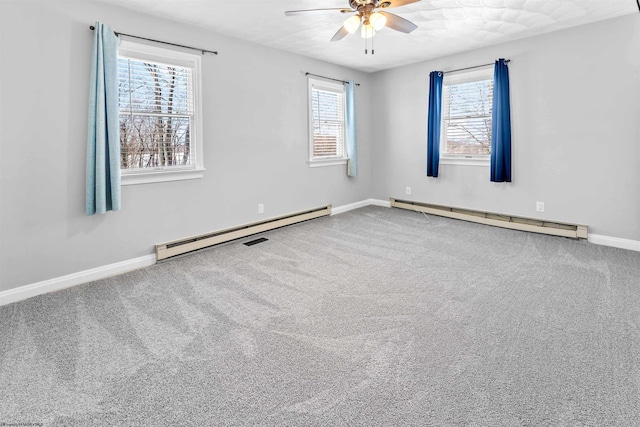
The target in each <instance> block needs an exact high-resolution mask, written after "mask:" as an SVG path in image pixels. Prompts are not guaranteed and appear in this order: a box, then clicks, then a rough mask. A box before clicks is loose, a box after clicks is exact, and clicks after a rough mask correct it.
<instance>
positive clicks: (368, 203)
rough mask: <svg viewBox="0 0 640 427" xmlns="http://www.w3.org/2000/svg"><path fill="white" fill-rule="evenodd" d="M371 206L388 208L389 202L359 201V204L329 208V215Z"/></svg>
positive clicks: (377, 200) (375, 200) (376, 200)
mask: <svg viewBox="0 0 640 427" xmlns="http://www.w3.org/2000/svg"><path fill="white" fill-rule="evenodd" d="M371 205H374V206H382V207H385V208H390V207H391V202H390V201H389V200H386V201H385V200H379V199H367V200H361V201H359V202H355V203H350V204H348V205H342V206H338V207H335V208H331V215H338V214H341V213H345V212H348V211H352V210H354V209H359V208H364V207H365V206H371Z"/></svg>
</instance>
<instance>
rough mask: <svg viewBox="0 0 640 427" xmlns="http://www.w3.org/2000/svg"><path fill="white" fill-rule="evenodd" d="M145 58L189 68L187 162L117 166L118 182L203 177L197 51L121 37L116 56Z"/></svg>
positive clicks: (133, 183) (140, 182)
mask: <svg viewBox="0 0 640 427" xmlns="http://www.w3.org/2000/svg"><path fill="white" fill-rule="evenodd" d="M120 57H125V58H131V59H136V60H148V61H153V62H159V63H164V64H170V65H178V66H181V67H188V68H191V69H192V72H193V74H192V80H193V81H192V85H193V109H194V113H193V121H192V123H191V131H190V153H189V154H190V155H191V165H189V166H169V167H160V168H149V169H148V170H147V169H120V171H121V185H135V184H147V183H153V182H166V181H181V180H185V179H198V178H202V177H203V176H204V173H203V172H204V171H205V168H204V153H203V145H204V144H203V138H202V81H201V78H202V77H201V76H202V64H201V63H202V60H201V56H200V55H199V54H193V53H188V52H182V51H177V50H172V49H167V48H162V47H158V46H150V45H147V44H144V43H138V42H133V41H130V40H122V41H121V42H120V47H119V48H118V58H120Z"/></svg>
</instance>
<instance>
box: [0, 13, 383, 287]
mask: <svg viewBox="0 0 640 427" xmlns="http://www.w3.org/2000/svg"><path fill="white" fill-rule="evenodd" d="M0 7H1V10H0V14H1V18H0V19H1V21H0V31H1V32H0V43H1V45H0V55H1V56H0V63H1V64H2V67H0V72H1V73H2V74H1V76H0V81H1V82H2V87H1V91H2V95H1V104H0V105H1V111H0V117H1V120H2V123H1V126H0V132H1V133H0V146H1V148H0V149H1V150H2V151H1V157H0V161H1V162H2V163H1V168H0V170H1V183H0V200H1V203H2V209H1V218H0V236H1V238H0V251H1V252H0V254H1V260H0V269H1V271H0V291H1V290H7V289H11V288H14V287H18V286H21V285H26V284H30V283H35V282H38V281H42V280H46V279H51V278H55V277H59V276H62V275H66V274H70V273H75V272H79V271H83V270H86V269H91V268H95V267H100V266H104V265H108V264H111V263H115V262H119V261H123V260H128V259H132V258H136V257H140V256H143V255H148V254H151V253H153V246H154V244H156V243H161V242H165V241H168V240H173V239H177V238H181V237H186V236H190V235H193V234H198V233H204V232H208V231H213V230H217V229H220V228H226V227H230V226H234V225H239V224H244V223H247V222H253V221H257V220H260V219H263V218H268V217H273V216H277V215H282V214H286V213H291V212H295V211H299V210H303V209H307V208H313V207H317V206H322V205H326V204H333V205H334V206H339V205H344V204H348V203H353V202H356V201H360V200H363V199H366V198H368V197H370V195H371V182H372V180H371V143H370V132H369V128H368V126H367V125H368V123H369V116H370V104H371V99H370V90H371V85H370V84H369V81H370V79H371V76H370V75H368V74H364V73H359V72H355V71H352V70H349V69H345V68H341V67H338V66H334V65H330V64H327V63H323V62H320V61H316V60H313V59H310V58H306V57H302V56H298V55H293V54H288V53H285V52H282V51H278V50H274V49H268V48H265V47H262V46H258V45H255V44H251V43H246V42H243V41H240V40H236V39H231V38H226V37H223V36H220V35H217V34H213V33H209V32H206V31H203V30H200V29H196V28H194V27H189V26H184V25H178V24H174V23H170V22H167V21H161V20H158V19H154V18H151V17H148V16H143V15H138V14H135V13H132V12H130V11H124V10H121V9H117V8H114V7H112V6H109V5H101V4H96V3H93V2H92V3H90V4H87V3H86V2H80V1H75V2H64V1H28V2H24V1H11V0H9V1H7V0H1V1H0ZM96 20H98V21H101V22H104V23H106V24H108V25H110V26H112V27H113V28H115V29H116V30H119V31H122V32H125V33H130V34H139V35H144V36H147V37H152V38H157V39H160V40H168V41H173V42H176V43H183V44H191V45H194V46H201V47H207V48H210V49H214V50H219V51H220V55H219V56H217V57H215V56H212V55H206V56H204V57H203V88H204V91H203V110H204V138H205V139H204V149H205V167H206V168H207V171H206V174H205V178H203V179H200V180H190V181H180V182H170V183H156V184H146V185H137V186H125V187H123V189H122V206H123V209H122V210H121V211H119V212H116V213H113V212H110V213H107V214H106V215H103V216H92V217H87V216H85V215H84V203H85V201H84V200H85V196H84V185H85V156H86V133H87V131H86V127H87V99H88V86H89V83H88V80H89V68H90V57H91V45H92V39H93V33H92V32H91V31H90V30H89V28H88V27H89V25H90V24H93V22H95V21H96ZM305 71H309V72H312V73H317V74H321V75H327V76H333V77H337V78H343V79H350V78H355V79H356V81H358V82H359V83H361V86H360V87H359V88H358V89H357V90H356V92H357V95H356V96H357V99H356V102H357V115H358V118H359V122H358V136H359V166H360V170H359V173H360V176H359V177H358V178H355V179H354V178H347V176H346V167H345V166H333V167H321V168H309V167H308V165H307V163H306V160H307V157H308V154H307V89H306V78H305V77H304V72H305ZM258 203H264V204H265V210H266V212H265V214H263V215H258V213H257V204H258Z"/></svg>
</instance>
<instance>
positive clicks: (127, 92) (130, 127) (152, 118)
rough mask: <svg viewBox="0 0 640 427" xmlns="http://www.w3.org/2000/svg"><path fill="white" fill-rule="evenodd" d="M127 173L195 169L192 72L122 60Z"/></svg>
mask: <svg viewBox="0 0 640 427" xmlns="http://www.w3.org/2000/svg"><path fill="white" fill-rule="evenodd" d="M118 78H119V101H120V102H119V105H120V151H121V168H122V169H142V168H161V167H168V166H189V165H191V163H192V162H191V132H192V131H191V126H192V124H193V117H194V100H193V81H192V79H193V70H192V69H191V68H188V67H183V66H174V65H169V64H163V63H158V62H150V61H146V60H145V61H143V60H138V59H135V58H127V57H119V58H118Z"/></svg>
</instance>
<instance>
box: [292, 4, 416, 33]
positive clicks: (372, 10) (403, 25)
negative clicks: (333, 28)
mask: <svg viewBox="0 0 640 427" xmlns="http://www.w3.org/2000/svg"><path fill="white" fill-rule="evenodd" d="M419 1H420V0H349V7H350V9H347V8H339V7H334V8H328V9H306V10H289V11H286V12H285V13H284V14H285V15H286V16H299V15H313V14H320V13H333V12H340V13H344V14H350V13H355V15H353V16H351V17H350V18H348V19H347V20H346V21H344V24H343V25H342V27H340V29H339V30H338V31H337V32H336V34H335V35H334V36H333V38H332V39H331V41H332V42H335V41H338V40H342V39H343V38H344V37H345V36H346V35H347V34H353V33H355V32H356V31H357V30H358V28H360V24H362V28H361V30H360V34H361V35H362V37H363V38H365V39H368V38H371V37H373V36H374V35H375V34H376V31H379V30H381V29H382V28H384V27H385V26H386V27H389V28H391V29H393V30H396V31H401V32H403V33H410V32H412V31H413V30H415V29H416V28H418V27H417V26H416V24H414V23H413V22H411V21H408V20H406V19H404V18H401V17H399V16H398V15H394V14H393V13H389V12H384V11H382V10H381V9H389V8H392V7H400V6H404V5H407V4H411V3H416V2H419Z"/></svg>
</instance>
